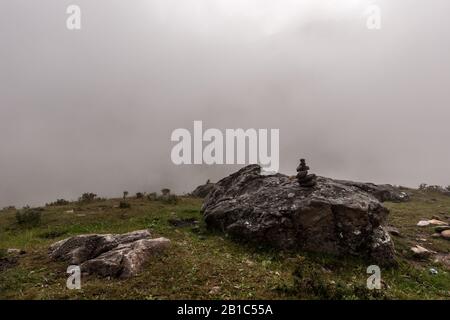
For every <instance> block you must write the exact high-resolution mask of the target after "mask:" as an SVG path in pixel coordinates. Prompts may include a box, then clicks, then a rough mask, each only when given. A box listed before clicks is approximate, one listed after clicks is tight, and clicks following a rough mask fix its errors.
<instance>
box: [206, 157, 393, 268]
mask: <svg viewBox="0 0 450 320" xmlns="http://www.w3.org/2000/svg"><path fill="white" fill-rule="evenodd" d="M260 173H261V167H260V166H259V165H249V166H247V167H244V168H242V169H241V170H239V171H238V172H236V173H233V174H232V175H230V176H228V177H226V178H224V179H222V180H220V181H219V182H217V183H216V185H215V187H214V189H213V190H212V191H211V192H210V194H209V195H208V197H207V198H206V199H205V202H204V203H203V206H202V213H203V215H204V218H205V222H206V225H207V227H208V228H210V229H217V230H220V231H222V232H225V233H226V234H227V235H230V236H232V237H233V238H234V239H237V240H240V241H250V242H253V243H256V244H258V245H261V244H266V245H271V246H273V247H277V248H280V249H295V248H299V249H303V250H309V251H316V252H326V253H332V254H342V255H355V256H364V257H371V258H372V259H373V260H374V261H376V262H379V263H391V262H393V260H394V247H393V243H392V240H391V238H390V236H389V233H388V232H387V231H386V230H385V229H384V227H383V224H384V223H385V221H386V218H387V215H388V213H389V210H388V209H387V208H385V207H384V206H383V205H382V204H381V203H380V202H379V201H378V200H377V199H376V198H375V197H374V196H372V195H371V194H369V193H367V192H365V191H363V190H361V189H360V188H357V187H354V186H350V185H345V184H342V183H340V182H338V181H335V180H332V179H329V178H324V177H317V180H316V182H317V185H316V186H315V187H314V188H298V184H297V181H295V180H292V179H289V177H288V176H286V175H283V174H280V173H278V174H274V175H261V174H260ZM290 193H294V194H295V196H294V197H291V198H289V197H288V195H289V194H290Z"/></svg>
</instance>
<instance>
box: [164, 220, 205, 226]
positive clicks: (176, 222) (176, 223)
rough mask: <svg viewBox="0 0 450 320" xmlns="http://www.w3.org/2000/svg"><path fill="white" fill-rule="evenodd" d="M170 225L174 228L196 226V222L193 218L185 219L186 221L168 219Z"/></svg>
mask: <svg viewBox="0 0 450 320" xmlns="http://www.w3.org/2000/svg"><path fill="white" fill-rule="evenodd" d="M167 221H168V222H169V224H170V225H172V226H174V227H187V226H195V225H197V224H198V220H197V219H195V218H186V219H177V218H174V219H169V220H167Z"/></svg>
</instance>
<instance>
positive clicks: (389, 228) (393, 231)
mask: <svg viewBox="0 0 450 320" xmlns="http://www.w3.org/2000/svg"><path fill="white" fill-rule="evenodd" d="M385 229H386V231H387V232H389V233H390V234H392V235H393V236H396V237H400V236H401V234H400V230H398V229H397V228H396V227H393V226H386V227H385Z"/></svg>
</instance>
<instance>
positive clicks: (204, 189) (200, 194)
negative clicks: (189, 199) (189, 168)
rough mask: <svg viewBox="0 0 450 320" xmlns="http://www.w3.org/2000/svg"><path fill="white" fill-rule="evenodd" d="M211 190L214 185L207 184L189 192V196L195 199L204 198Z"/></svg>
mask: <svg viewBox="0 0 450 320" xmlns="http://www.w3.org/2000/svg"><path fill="white" fill-rule="evenodd" d="M212 189H214V183H211V182H207V183H205V184H202V185H201V186H198V187H197V188H195V190H194V191H192V192H191V196H193V197H197V198H206V196H207V195H208V193H209V192H210V191H211V190H212Z"/></svg>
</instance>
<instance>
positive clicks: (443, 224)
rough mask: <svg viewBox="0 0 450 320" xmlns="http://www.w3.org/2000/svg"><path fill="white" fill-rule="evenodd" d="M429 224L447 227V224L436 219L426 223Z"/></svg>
mask: <svg viewBox="0 0 450 320" xmlns="http://www.w3.org/2000/svg"><path fill="white" fill-rule="evenodd" d="M428 222H429V223H430V224H434V225H438V226H445V225H447V222H444V221H441V220H438V219H432V220H429V221H428Z"/></svg>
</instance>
